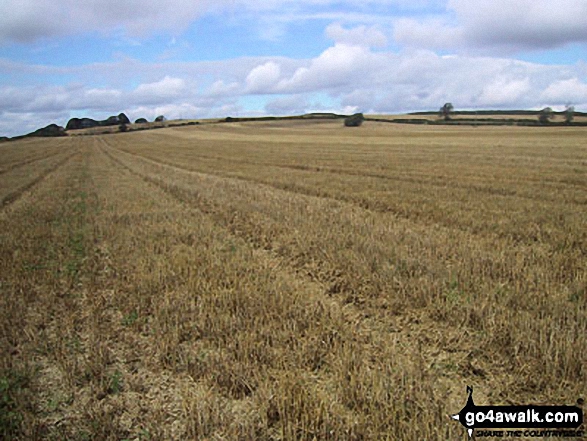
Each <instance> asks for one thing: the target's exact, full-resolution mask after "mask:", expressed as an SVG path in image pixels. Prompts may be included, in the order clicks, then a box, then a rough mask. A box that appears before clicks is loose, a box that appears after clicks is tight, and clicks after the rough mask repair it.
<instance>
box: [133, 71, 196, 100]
mask: <svg viewBox="0 0 587 441" xmlns="http://www.w3.org/2000/svg"><path fill="white" fill-rule="evenodd" d="M187 92H188V90H187V84H186V81H185V80H183V79H181V78H172V77H170V76H166V77H165V78H163V79H162V80H161V81H157V82H154V83H147V84H141V85H139V86H138V87H137V88H136V89H135V90H134V91H133V92H132V97H133V98H134V99H135V100H137V101H140V102H142V103H147V104H159V103H165V102H169V101H170V100H174V99H175V98H180V97H181V96H182V95H185V94H186V93H187Z"/></svg>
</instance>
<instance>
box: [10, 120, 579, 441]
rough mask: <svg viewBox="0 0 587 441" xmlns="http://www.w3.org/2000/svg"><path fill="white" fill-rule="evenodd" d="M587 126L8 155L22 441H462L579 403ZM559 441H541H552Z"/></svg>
mask: <svg viewBox="0 0 587 441" xmlns="http://www.w3.org/2000/svg"><path fill="white" fill-rule="evenodd" d="M586 135H587V130H585V129H581V128H563V127H556V128H542V127H538V128H523V127H478V128H473V127H441V126H437V127H432V126H431V127H427V126H400V125H394V124H386V123H373V122H366V123H365V124H364V125H363V126H362V127H359V128H343V127H342V121H323V122H316V121H310V122H308V121H288V122H283V121H280V122H276V123H274V122H247V123H230V124H201V125H198V126H189V127H180V128H165V129H159V130H153V131H142V132H130V133H121V134H113V135H102V136H76V137H67V138H59V139H56V140H50V139H27V140H23V141H16V142H10V143H4V144H2V145H0V200H1V204H0V351H1V354H2V357H0V379H1V383H0V386H1V388H2V391H1V392H2V394H1V396H0V400H1V401H0V405H1V406H2V409H1V410H2V416H1V420H0V425H1V426H0V427H1V430H2V435H3V436H4V438H6V439H23V440H24V439H27V440H28V439H50V440H53V439H55V440H57V439H68V440H87V439H96V440H101V439H108V440H110V439H111V440H122V439H133V440H166V439H177V440H183V439H195V440H205V439H207V440H237V439H241V440H314V439H316V440H384V439H389V440H447V439H466V433H465V431H464V429H463V427H462V426H460V425H459V424H458V423H457V422H455V421H452V420H451V419H450V418H449V415H450V414H452V413H456V412H458V411H459V410H460V409H461V408H462V407H463V406H464V404H465V401H466V393H465V389H466V386H467V385H472V386H473V387H474V390H475V401H476V403H477V404H479V405H500V404H504V405H505V404H552V405H554V404H557V405H563V404H568V405H573V404H575V403H576V402H577V399H579V398H581V397H582V398H585V397H586V396H587V350H586V348H587V344H586V340H585V336H586V335H587V149H586V148H585V139H586ZM542 439H544V438H542Z"/></svg>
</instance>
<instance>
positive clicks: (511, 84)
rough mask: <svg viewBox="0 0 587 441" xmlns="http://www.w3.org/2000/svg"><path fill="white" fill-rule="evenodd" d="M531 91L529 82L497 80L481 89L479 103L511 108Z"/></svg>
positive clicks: (526, 80)
mask: <svg viewBox="0 0 587 441" xmlns="http://www.w3.org/2000/svg"><path fill="white" fill-rule="evenodd" d="M530 91H531V88H530V80H529V79H528V78H523V79H519V80H509V79H506V78H497V79H495V80H494V81H493V82H491V83H489V84H488V85H487V86H485V87H484V88H483V92H482V93H481V95H480V96H479V102H481V103H483V104H484V105H486V106H511V105H515V104H516V103H517V102H519V101H520V98H522V97H523V96H524V95H526V94H527V93H529V92H530Z"/></svg>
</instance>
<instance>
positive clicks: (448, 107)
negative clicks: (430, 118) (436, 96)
mask: <svg viewBox="0 0 587 441" xmlns="http://www.w3.org/2000/svg"><path fill="white" fill-rule="evenodd" d="M453 110H454V106H453V105H452V103H446V104H445V105H444V106H442V107H441V108H440V112H439V115H440V116H442V117H443V118H444V120H445V121H448V120H450V114H451V112H452V111H453Z"/></svg>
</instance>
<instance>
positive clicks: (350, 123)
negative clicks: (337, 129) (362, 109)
mask: <svg viewBox="0 0 587 441" xmlns="http://www.w3.org/2000/svg"><path fill="white" fill-rule="evenodd" d="M363 121H365V116H364V115H363V114H362V113H355V114H354V115H351V116H348V117H346V118H345V119H344V126H345V127H359V126H360V125H361V124H363Z"/></svg>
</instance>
